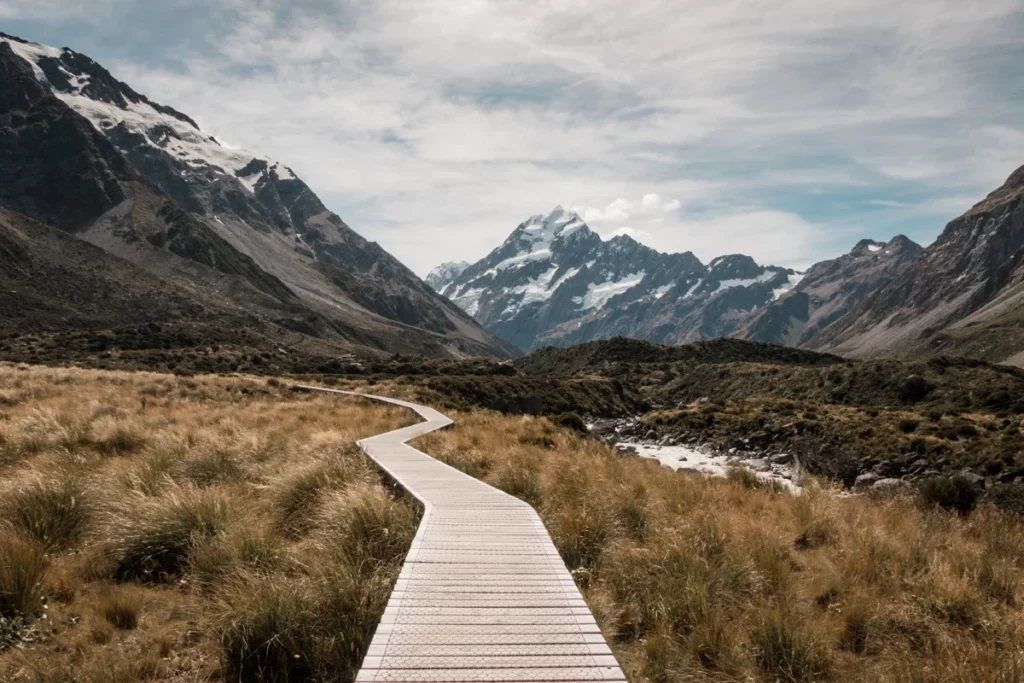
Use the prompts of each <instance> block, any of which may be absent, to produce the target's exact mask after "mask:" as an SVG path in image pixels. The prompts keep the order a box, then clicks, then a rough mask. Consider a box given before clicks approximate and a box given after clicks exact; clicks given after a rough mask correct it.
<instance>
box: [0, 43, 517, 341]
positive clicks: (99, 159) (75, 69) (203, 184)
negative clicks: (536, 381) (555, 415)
mask: <svg viewBox="0 0 1024 683" xmlns="http://www.w3.org/2000/svg"><path fill="white" fill-rule="evenodd" d="M0 138H2V139H3V144H0V208H3V209H9V210H12V211H16V212H18V213H20V214H23V215H25V216H28V217H29V218H32V219H35V220H37V221H39V222H41V223H44V224H47V225H50V226H53V227H56V228H60V229H61V230H64V231H67V232H70V233H72V234H74V235H76V236H77V237H79V238H81V239H83V240H86V241H88V242H91V243H92V244H93V245H96V246H99V247H100V248H102V249H103V250H104V251H106V252H108V253H111V254H113V255H115V256H117V257H119V258H121V259H124V260H126V261H128V262H130V263H133V264H135V265H136V266H138V267H140V268H143V269H144V270H147V271H149V272H150V273H153V274H156V275H158V276H159V277H162V278H168V279H171V280H173V281H174V282H175V283H180V282H185V283H187V284H188V285H189V286H191V287H192V288H193V289H194V290H195V291H196V292H197V293H200V292H201V293H202V294H203V296H213V297H215V298H217V301H218V302H219V304H224V305H226V306H229V307H236V308H240V309H241V310H243V311H244V312H245V314H246V315H250V314H252V315H257V316H258V317H259V319H260V320H264V321H269V320H273V321H277V322H274V323H273V324H275V325H278V324H280V325H282V326H283V328H285V329H288V330H292V331H293V332H292V334H293V336H294V335H295V333H298V334H300V335H308V336H311V337H314V338H318V339H329V340H332V343H337V344H342V345H344V346H346V347H357V348H377V349H383V350H388V351H401V352H414V353H424V354H428V355H454V356H463V355H467V354H486V355H497V356H506V357H507V356H509V355H514V354H515V353H516V352H517V351H516V350H515V349H514V348H513V347H511V346H509V345H508V344H506V343H504V342H502V341H501V340H500V339H498V338H496V337H494V336H493V335H491V334H488V333H487V332H485V331H484V330H483V329H481V328H480V327H479V326H478V325H477V324H476V323H475V322H474V321H473V320H472V319H471V318H470V317H469V316H467V315H466V314H465V313H464V312H463V311H461V310H460V309H459V308H458V307H457V306H454V305H452V304H451V303H450V302H449V301H447V300H446V299H444V298H443V297H439V296H437V294H435V293H434V292H433V291H432V290H431V289H430V288H429V287H428V286H427V285H426V284H425V283H424V282H423V281H422V280H420V279H419V278H418V277H416V275H415V274H413V273H412V272H411V271H410V270H409V269H408V268H406V267H405V266H404V265H402V264H401V263H400V262H398V261H397V260H396V259H395V258H394V257H392V256H391V255H390V254H388V253H387V252H386V251H385V250H384V249H382V248H381V247H380V246H379V245H377V244H376V243H374V242H370V241H368V240H366V239H364V238H363V237H362V236H360V235H359V234H358V233H356V232H355V231H353V230H352V229H351V228H349V226H347V225H346V224H345V223H344V221H342V220H341V218H339V217H338V216H337V215H335V214H334V213H331V212H330V211H329V210H328V209H327V208H326V207H325V206H324V205H323V204H322V203H321V202H320V200H319V198H317V196H316V195H315V194H314V193H313V192H312V190H310V188H309V187H308V186H307V185H306V184H305V183H304V182H303V181H302V180H301V179H299V178H298V177H297V176H296V175H295V173H293V172H292V171H291V169H289V168H288V167H287V166H285V165H284V164H281V163H279V162H275V161H272V160H269V159H266V158H263V157H260V156H258V155H254V154H252V153H250V152H247V151H245V150H240V149H232V148H228V147H226V146H224V145H222V144H220V143H219V142H218V141H217V140H216V139H215V138H214V137H213V136H211V135H209V134H207V133H205V132H204V131H202V130H201V129H200V128H199V126H198V125H196V123H195V121H194V120H193V119H192V118H190V117H189V116H187V115H186V114H183V113H181V112H179V111H176V110H175V109H172V108H171V107H167V106H164V105H161V104H158V103H156V102H154V101H153V100H150V99H149V98H147V97H146V96H144V95H141V94H139V93H137V92H136V91H134V90H133V89H132V88H131V87H129V86H128V85H127V84H125V83H122V82H121V81H118V80H117V79H116V78H114V77H113V76H112V75H111V74H110V73H109V72H108V71H107V70H106V69H104V68H103V67H102V66H100V65H99V64H97V63H96V62H94V61H93V60H92V59H90V58H89V57H86V56H85V55H82V54H80V53H77V52H75V51H73V50H70V49H68V48H60V49H58V48H52V47H48V46H44V45H39V44H36V43H30V42H27V41H24V40H22V39H19V38H15V37H13V36H9V35H6V34H2V33H0ZM53 243H56V242H53ZM219 304H218V305H219ZM297 339H298V341H296V343H299V341H302V340H303V339H305V337H302V338H297ZM303 343H305V342H303Z"/></svg>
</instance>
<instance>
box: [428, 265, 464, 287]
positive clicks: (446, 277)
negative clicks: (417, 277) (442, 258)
mask: <svg viewBox="0 0 1024 683" xmlns="http://www.w3.org/2000/svg"><path fill="white" fill-rule="evenodd" d="M466 268H469V263H468V262H467V261H447V262H445V263H442V264H441V265H439V266H436V267H435V268H434V269H433V270H431V271H430V272H429V273H427V277H425V278H424V281H425V282H426V283H427V284H428V285H430V286H431V287H432V288H433V289H434V291H435V292H440V291H441V290H442V289H443V288H444V286H445V285H446V284H448V283H449V282H451V281H452V280H454V279H455V278H457V277H458V276H460V275H462V271H464V270H465V269H466Z"/></svg>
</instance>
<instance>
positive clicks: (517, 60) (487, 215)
mask: <svg viewBox="0 0 1024 683" xmlns="http://www.w3.org/2000/svg"><path fill="white" fill-rule="evenodd" d="M317 6H319V9H316V10H314V9H313V8H314V7H317ZM0 18H4V19H5V20H7V21H15V22H16V21H18V20H31V21H34V22H37V23H35V24H25V26H38V25H40V24H39V22H42V24H41V25H43V26H52V27H53V31H56V32H59V30H60V27H62V26H64V25H67V24H68V23H69V22H71V23H76V25H77V26H78V27H79V28H77V29H76V30H75V32H74V33H72V34H69V36H68V39H67V40H59V39H58V40H56V42H58V43H60V44H64V43H73V44H72V47H75V48H78V49H80V50H81V51H83V52H86V53H87V54H89V55H90V56H92V57H94V58H95V59H97V60H98V61H100V62H101V63H103V64H104V65H105V66H107V67H108V68H110V69H111V70H112V71H113V72H114V73H115V75H117V76H118V77H120V78H123V79H124V80H127V81H128V82H129V83H130V84H131V85H132V86H133V87H135V88H136V89H137V90H139V91H141V92H144V93H146V94H147V95H149V96H151V97H152V98H153V99H155V100H157V101H160V102H163V103H165V104H169V105H172V106H174V107H176V108H178V109H181V110H182V111H185V112H186V113H188V114H190V115H191V116H193V117H194V118H196V119H197V120H198V121H199V122H200V123H201V124H202V125H203V126H204V127H205V128H207V129H208V130H209V131H210V132H212V133H213V134H215V135H218V136H224V137H226V138H227V139H230V140H231V141H232V142H234V143H236V144H238V145H240V146H243V147H246V148H248V149H252V150H253V151H256V152H259V153H262V154H267V155H269V156H271V157H274V158H278V159H280V160H281V161H283V162H284V163H286V164H288V165H289V166H290V167H292V168H293V169H295V171H296V172H297V173H298V174H299V175H300V176H301V177H303V179H305V180H306V181H307V182H308V183H309V184H310V185H311V186H312V187H313V189H314V190H315V191H316V192H317V193H318V194H319V195H320V196H321V197H322V198H323V199H324V201H325V203H327V204H328V206H329V207H330V208H332V209H334V210H335V211H337V212H338V213H339V214H340V215H341V216H342V217H343V218H345V219H346V221H348V222H349V223H350V224H351V225H352V226H353V227H354V228H356V229H357V230H359V231H360V232H362V233H363V234H365V235H366V236H367V237H369V238H371V239H374V240H377V241H379V242H380V243H381V244H382V245H383V246H384V247H385V248H387V249H389V250H390V251H392V252H393V253H394V254H395V255H396V256H398V257H399V258H401V259H403V260H404V261H406V262H407V263H408V264H409V265H410V266H411V267H413V269H415V270H416V271H418V272H420V273H425V272H426V271H427V270H429V269H430V268H431V267H432V266H433V265H435V264H436V263H438V262H440V261H444V260H451V259H468V260H473V259H476V258H479V257H480V256H482V255H483V254H485V253H486V252H488V251H489V250H490V249H491V248H493V247H494V246H495V245H497V244H499V243H500V242H501V241H502V240H503V239H504V238H505V236H507V234H508V233H509V232H510V231H511V230H512V229H513V228H514V227H515V225H517V224H518V223H519V222H520V221H522V220H523V219H525V218H526V217H527V216H530V215H533V214H536V213H538V212H540V211H544V210H546V209H547V208H548V207H550V206H553V205H555V204H558V203H562V204H566V205H572V206H576V207H580V209H579V213H580V214H581V215H582V216H583V217H584V219H585V220H587V222H593V223H596V224H597V226H596V229H600V230H607V229H615V228H618V227H620V226H623V225H629V226H630V227H631V229H633V230H636V231H637V232H638V234H639V233H644V234H647V235H650V237H647V238H645V239H647V240H648V241H649V242H650V243H651V244H652V246H658V247H659V248H663V249H673V250H686V249H692V250H693V251H694V252H695V253H697V254H698V255H699V256H701V257H702V258H705V259H706V258H709V257H713V256H716V255H718V254H721V253H727V252H735V251H743V252H746V253H750V254H751V255H753V256H755V257H756V258H759V259H761V260H776V261H778V262H779V263H780V264H781V265H795V263H796V261H797V260H815V259H817V258H824V257H830V256H833V255H835V253H836V251H837V250H838V249H839V248H840V247H843V248H848V247H849V246H850V245H842V244H838V243H837V241H838V240H841V241H850V240H852V241H850V244H852V243H853V242H855V241H856V238H857V237H858V236H859V235H862V234H864V233H865V232H866V231H868V230H869V229H871V227H872V226H873V225H875V224H876V223H875V221H876V220H877V217H878V213H879V212H889V213H887V214H886V216H888V217H889V218H890V219H891V220H890V221H889V222H888V223H887V224H891V223H894V222H896V221H898V220H904V218H906V219H907V220H910V218H909V217H911V216H913V215H918V216H919V215H922V214H923V213H924V212H926V211H934V210H935V207H937V206H946V205H947V204H951V202H948V201H947V202H946V203H945V204H944V203H943V198H947V197H956V198H958V201H959V198H962V197H975V198H976V199H981V198H982V197H983V196H984V194H985V193H987V192H988V191H989V190H991V189H993V188H994V187H995V186H996V185H998V184H999V183H1001V182H1002V180H1003V179H1004V178H1005V176H1006V175H1007V174H1008V173H1009V172H1010V171H1011V170H1013V168H1015V167H1016V166H1018V165H1020V164H1021V163H1024V127H1022V126H1021V124H1020V122H1019V121H1020V118H1019V102H1018V101H1016V100H1015V98H1014V93H1016V92H1019V90H1020V87H1019V86H1020V77H1019V60H1020V57H1021V50H1020V41H1019V35H1020V34H1021V31H1022V29H1024V8H1022V6H1021V3H1020V0H987V1H986V2H985V3H980V4H979V3H964V2H962V1H960V0H932V1H931V2H929V3H928V7H927V11H923V10H922V7H921V5H920V3H919V2H913V1H911V0H836V1H835V2H826V3H822V2H818V1H816V0H771V1H769V0H749V2H745V3H744V6H743V11H742V12H737V11H735V8H734V7H733V6H732V5H730V4H729V3H721V2H717V1H716V0H680V1H679V2H673V1H670V0H635V1H634V2H631V3H630V4H629V5H628V6H626V5H623V4H622V3H621V2H615V1H613V0H591V1H590V2H585V3H584V2H569V3H537V2H532V1H530V0H502V1H501V2H499V1H497V0H473V1H472V2H467V1H463V0H423V1H421V2H416V3H408V2H403V1H401V0H377V1H376V2H373V3H366V2H350V1H348V0H345V1H343V2H340V3H334V2H330V3H328V2H324V3H287V2H285V0H221V1H220V2H216V1H214V0H210V1H209V2H200V0H172V1H171V2H168V3H164V4H163V5H161V9H160V10H159V11H157V10H156V9H154V8H153V7H152V6H151V3H131V2H129V0H91V1H90V2H84V0H31V1H30V0H7V1H6V2H4V1H3V0H0ZM115 18H116V21H115V20H114V19H115ZM46 22H51V23H50V24H47V23H46ZM81 26H86V27H87V28H88V30H81ZM14 28H17V27H16V26H15V27H14ZM5 30H7V31H10V32H15V33H17V32H18V31H17V30H12V28H10V27H6V26H5ZM138 35H145V36H154V35H156V36H158V37H161V40H162V42H159V43H153V44H146V45H142V46H140V47H139V51H138V52H137V53H136V54H130V53H126V51H125V50H114V48H113V47H112V46H118V45H122V44H126V43H127V42H129V41H130V40H132V39H133V36H138ZM25 37H28V38H33V37H35V36H32V35H28V36H25ZM82 40H85V41H91V42H87V43H82V42H81V41H82ZM186 40H187V41H190V42H189V45H190V48H189V49H181V47H180V44H182V43H183V42H184V41H186ZM175 41H177V42H175ZM822 197H825V198H824V199H823V198H822ZM867 200H876V201H878V202H895V203H898V204H900V205H899V206H897V205H892V206H886V205H884V204H875V205H870V204H868V203H867ZM858 207H863V210H864V211H870V213H868V214H857V213H856V211H857V210H860V209H858ZM964 208H967V207H966V206H964ZM960 210H962V209H960ZM948 217H952V216H951V215H950V216H948ZM948 217H947V218H948ZM838 223H842V225H843V228H842V230H843V231H842V232H841V233H840V232H837V229H836V227H835V226H836V225H837V224H838ZM942 223H944V221H943V220H939V219H937V220H936V223H935V225H934V228H933V230H934V232H937V231H938V230H939V229H940V228H941V227H942ZM655 225H656V226H657V228H656V230H655V229H653V228H654V226H655ZM438 235H442V236H443V238H439V237H438ZM837 235H838V237H837Z"/></svg>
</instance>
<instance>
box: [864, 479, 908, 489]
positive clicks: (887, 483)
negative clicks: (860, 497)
mask: <svg viewBox="0 0 1024 683" xmlns="http://www.w3.org/2000/svg"><path fill="white" fill-rule="evenodd" d="M906 485H907V483H906V482H905V481H903V480H902V479H892V478H888V479H879V480H878V481H876V482H875V483H874V484H872V485H871V490H872V491H892V490H894V489H898V488H901V487H903V486H906Z"/></svg>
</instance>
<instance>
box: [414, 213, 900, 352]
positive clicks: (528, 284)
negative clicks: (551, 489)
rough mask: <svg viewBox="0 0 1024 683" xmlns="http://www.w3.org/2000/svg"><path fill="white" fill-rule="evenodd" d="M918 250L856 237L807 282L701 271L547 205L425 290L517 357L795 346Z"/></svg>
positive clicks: (441, 272)
mask: <svg viewBox="0 0 1024 683" xmlns="http://www.w3.org/2000/svg"><path fill="white" fill-rule="evenodd" d="M919 252H920V247H918V246H917V245H916V244H914V243H913V242H911V241H910V240H908V239H907V238H905V237H902V236H899V237H896V238H894V239H893V240H892V241H891V242H889V243H888V244H879V243H875V242H871V241H867V240H865V241H863V242H861V243H860V244H858V245H857V246H856V247H855V248H854V250H853V251H852V252H851V253H850V254H847V255H845V256H842V257H840V258H838V259H835V260H834V261H826V262H823V263H819V264H816V265H815V266H814V267H812V268H811V269H810V270H809V271H808V272H807V273H806V274H805V273H800V272H797V271H795V270H793V269H791V268H782V267H777V266H762V265H759V264H757V263H756V262H755V261H754V260H753V259H752V258H750V257H749V256H744V255H742V254H732V255H728V256H720V257H718V258H716V259H714V260H712V261H711V262H710V263H708V264H706V265H705V264H703V263H701V261H700V260H699V259H698V258H697V257H696V256H694V255H693V254H692V253H690V252H686V253H683V254H665V253H661V252H658V251H656V250H654V249H651V248H649V247H646V246H644V245H642V244H640V243H638V242H636V241H635V240H633V239H632V238H631V237H629V236H626V235H619V236H617V237H614V238H612V239H610V240H603V239H602V238H601V237H600V236H599V235H597V234H596V233H595V232H593V231H592V230H590V228H589V227H587V225H586V224H585V223H584V222H583V220H582V219H581V218H580V217H579V216H578V215H576V214H575V213H573V212H571V211H566V210H564V209H562V208H561V207H556V208H555V209H554V210H553V211H552V212H551V213H549V214H547V215H539V216H533V217H532V218H530V219H529V220H527V221H526V222H524V223H523V224H521V225H520V226H519V227H517V228H516V229H515V231H514V232H513V233H512V234H511V235H510V236H509V238H508V239H507V240H505V242H504V243H503V244H502V245H501V246H500V247H498V248H497V249H495V250H494V251H492V252H491V253H490V254H489V255H488V256H487V257H486V258H484V259H483V260H481V261H479V262H477V263H474V264H473V265H471V266H468V267H464V268H463V267H462V266H461V265H456V264H445V265H444V266H441V267H440V268H438V269H436V270H435V271H434V272H433V273H432V274H431V277H432V278H433V280H432V282H431V284H432V286H434V287H435V289H437V290H438V291H439V292H441V293H442V294H444V295H445V296H447V297H449V298H450V299H452V301H454V302H455V303H457V304H459V305H460V306H461V307H462V308H463V309H465V310H466V312H467V313H469V314H470V315H472V316H473V317H475V318H476V319H477V320H478V321H479V322H480V323H481V324H483V325H484V327H486V328H487V329H488V330H490V331H492V332H494V333H495V334H497V335H499V336H501V337H503V338H505V339H507V340H509V341H511V342H513V343H514V344H516V345H517V346H519V347H520V348H523V349H533V348H538V347H541V346H546V345H556V346H568V345H571V344H575V343H580V342H585V341H591V340H596V339H607V338H610V337H614V336H627V337H635V338H640V339H647V340H650V341H654V342H659V343H669V344H679V343H685V342H690V341H697V340H702V339H711V338H715V337H728V336H737V337H743V338H748V339H754V340H757V341H766V342H772V343H781V344H789V345H800V344H803V343H805V341H806V340H808V339H810V338H811V337H813V336H814V335H815V334H816V333H817V332H818V331H819V330H820V329H822V328H823V327H825V326H826V325H828V323H830V322H831V321H832V320H834V319H835V318H836V317H838V316H841V315H842V314H843V313H845V312H846V311H847V310H849V309H850V308H851V307H852V306H853V305H854V304H856V303H857V302H858V301H860V299H861V298H863V297H864V296H865V295H866V294H867V293H868V292H870V291H871V290H872V289H873V288H875V287H877V286H879V285H880V284H881V283H883V282H886V281H887V280H888V279H889V278H890V277H891V276H892V273H893V272H895V271H896V270H898V269H899V268H900V267H901V266H903V265H904V264H905V263H907V262H909V261H911V260H913V259H914V258H916V257H917V255H918V253H919Z"/></svg>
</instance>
